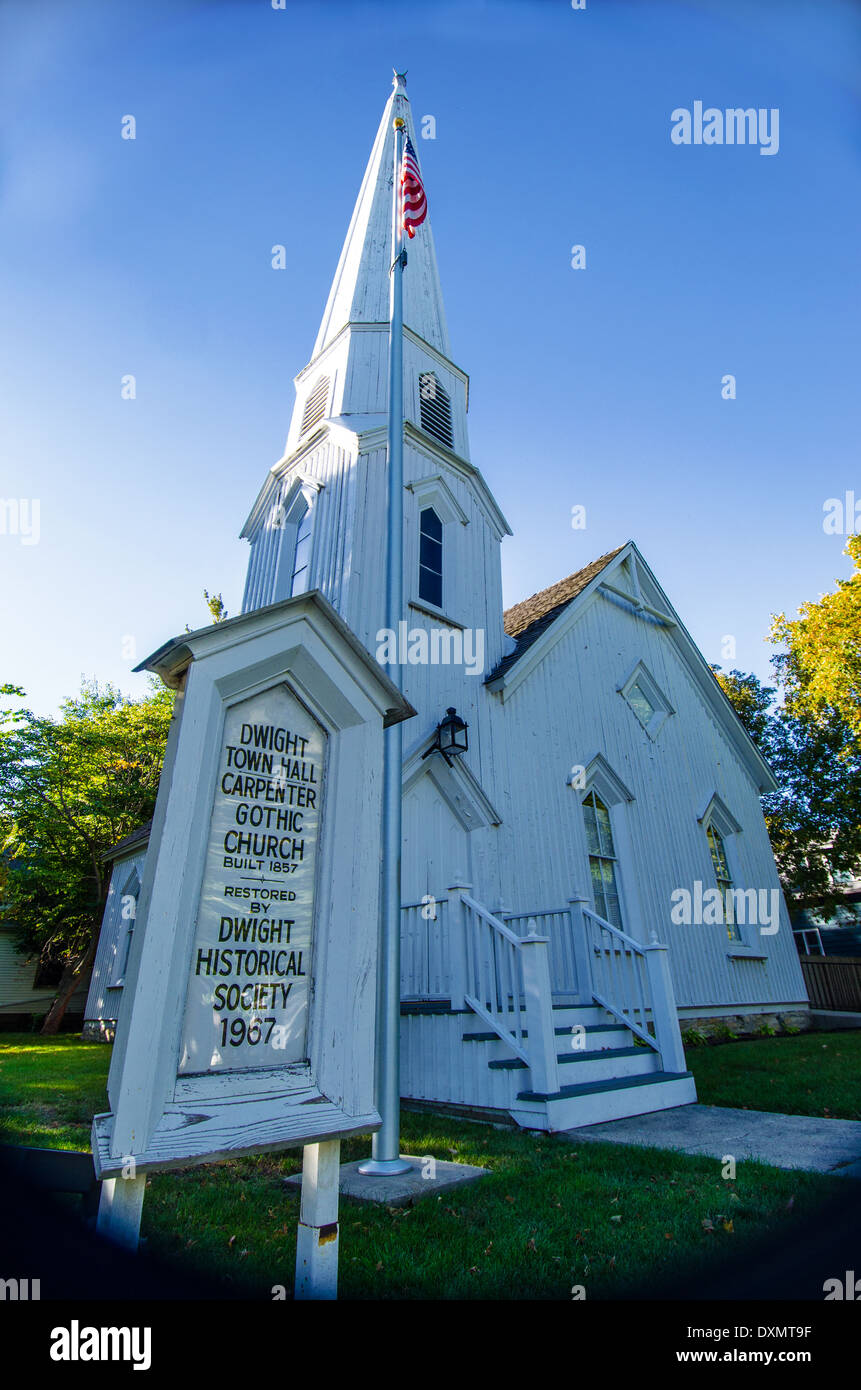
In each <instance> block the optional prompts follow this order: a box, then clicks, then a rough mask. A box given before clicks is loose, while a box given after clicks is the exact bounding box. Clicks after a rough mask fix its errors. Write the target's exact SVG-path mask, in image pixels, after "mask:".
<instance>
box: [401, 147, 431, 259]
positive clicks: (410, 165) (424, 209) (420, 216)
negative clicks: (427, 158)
mask: <svg viewBox="0 0 861 1390" xmlns="http://www.w3.org/2000/svg"><path fill="white" fill-rule="evenodd" d="M401 207H402V209H403V219H404V222H403V225H404V231H405V232H406V234H407V236H410V237H414V236H415V232H414V231H413V227H418V226H420V224H421V223H422V222H424V220H425V218H426V217H427V215H428V200H427V198H426V196H425V189H424V184H423V183H422V176H421V174H420V173H419V162H418V160H417V159H416V152H415V150H414V149H413V142H412V140H410V138H409V136H407V144H406V148H405V150H404V163H403V170H402V173H401Z"/></svg>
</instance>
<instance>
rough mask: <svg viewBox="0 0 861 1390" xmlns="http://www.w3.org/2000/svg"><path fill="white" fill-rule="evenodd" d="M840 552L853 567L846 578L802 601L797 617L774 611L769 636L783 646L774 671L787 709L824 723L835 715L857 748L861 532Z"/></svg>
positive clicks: (860, 726) (860, 724)
mask: <svg viewBox="0 0 861 1390" xmlns="http://www.w3.org/2000/svg"><path fill="white" fill-rule="evenodd" d="M844 553H845V554H846V555H848V556H849V557H850V558H851V559H852V561H853V562H854V566H855V570H854V573H853V574H852V575H851V576H850V578H849V579H838V581H837V589H836V591H835V592H834V593H829V594H823V596H822V597H821V598H820V599H819V600H818V601H817V602H816V603H803V604H802V605H801V607H800V609H799V612H798V617H797V618H791V619H790V618H787V617H786V615H785V614H784V613H778V614H776V615H775V616H774V618H773V619H772V629H771V639H772V641H773V642H776V643H780V644H782V645H783V646H784V648H785V650H784V651H782V652H780V653H779V654H778V656H777V657H776V659H775V670H776V672H777V676H778V679H779V681H780V684H781V686H782V688H783V690H784V692H785V696H786V705H787V708H788V709H789V710H790V711H791V712H792V713H793V714H795V715H798V716H799V717H802V716H803V717H806V718H807V719H810V720H813V721H815V722H817V723H823V724H825V725H828V724H830V723H831V721H832V719H833V717H834V716H835V715H836V716H837V717H839V719H840V720H841V721H842V723H843V725H844V726H845V728H846V729H848V730H849V732H850V734H851V736H852V738H853V739H854V740H855V742H856V744H857V746H858V747H859V748H861V535H855V536H850V537H849V542H848V544H847V546H846V550H845V552H844Z"/></svg>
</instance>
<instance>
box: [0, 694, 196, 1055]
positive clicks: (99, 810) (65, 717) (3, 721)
mask: <svg viewBox="0 0 861 1390" xmlns="http://www.w3.org/2000/svg"><path fill="white" fill-rule="evenodd" d="M0 695H4V696H7V697H12V698H13V699H14V700H15V701H16V702H17V701H19V700H20V699H22V698H24V692H23V691H22V690H21V689H20V688H19V687H17V686H13V685H4V686H0ZM172 709H173V695H172V693H171V692H170V691H168V690H165V689H163V688H158V689H156V688H155V686H154V688H153V692H152V693H151V694H150V695H148V696H146V697H145V698H144V699H141V700H132V699H129V698H127V697H126V696H124V695H123V694H122V693H121V692H120V691H119V690H117V689H115V688H114V687H113V686H110V685H106V686H99V685H98V684H97V683H96V682H89V683H86V682H85V683H84V685H83V686H82V689H81V693H80V695H79V696H76V697H74V698H72V699H69V700H66V701H64V703H63V704H62V706H61V713H60V717H59V718H57V719H52V718H47V717H44V716H39V715H36V714H34V713H33V712H32V710H29V709H26V708H20V707H17V708H16V707H15V705H8V704H6V705H5V706H3V707H0V850H2V854H3V859H4V874H3V879H4V881H3V894H2V897H3V908H2V912H3V916H4V917H5V918H6V919H7V920H9V921H10V922H12V923H13V924H14V925H15V926H16V928H17V929H18V939H19V944H20V946H21V947H22V948H23V949H26V950H29V951H31V952H33V953H38V955H39V958H40V960H42V961H43V962H45V961H48V960H59V961H60V962H62V966H63V972H62V977H61V979H60V983H59V986H58V990H57V996H56V998H55V1000H54V1002H53V1003H52V1005H51V1008H50V1010H49V1011H48V1014H47V1017H46V1019H45V1023H44V1026H43V1029H42V1031H43V1032H44V1033H54V1032H56V1031H57V1030H58V1028H59V1026H60V1023H61V1021H62V1018H63V1014H64V1013H65V1011H66V1008H67V1006H68V1003H69V1000H70V999H71V998H72V995H73V994H74V992H75V989H76V988H77V986H78V983H79V982H80V980H81V978H82V976H84V975H85V974H86V973H87V972H88V971H89V969H90V966H91V964H92V960H93V957H94V955H95V950H96V945H97V942H98V935H99V927H100V924H101V919H102V913H103V911H104V905H105V899H106V896H107V889H108V883H109V866H108V865H106V864H105V863H104V860H103V856H104V854H105V853H106V852H107V850H109V849H110V848H111V846H112V845H114V844H116V842H117V841H118V840H121V839H122V838H123V837H124V836H125V835H129V834H131V832H132V831H133V830H136V829H137V828H138V827H139V826H140V825H141V824H142V823H144V822H145V821H146V820H148V819H149V817H150V816H151V815H152V813H153V810H154V807H155V799H156V793H157V791H158V780H159V774H160V772H161V766H162V762H163V761H164V751H165V744H166V741H167V731H168V726H169V724H170V719H171V714H172Z"/></svg>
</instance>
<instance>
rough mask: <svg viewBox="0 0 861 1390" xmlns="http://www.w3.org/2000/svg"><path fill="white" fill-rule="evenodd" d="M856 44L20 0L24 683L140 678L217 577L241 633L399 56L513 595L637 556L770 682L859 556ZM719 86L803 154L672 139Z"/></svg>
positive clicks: (425, 8)
mask: <svg viewBox="0 0 861 1390" xmlns="http://www.w3.org/2000/svg"><path fill="white" fill-rule="evenodd" d="M859 40H861V17H859V9H858V7H857V6H854V5H850V4H848V3H847V4H844V3H840V0H832V2H831V3H829V2H828V0H819V2H818V3H816V4H807V3H802V2H801V0H796V2H795V3H793V0H782V2H781V3H774V4H770V3H767V0H765V2H764V0H747V2H746V3H742V2H741V0H720V3H704V2H701V3H700V2H697V0H663V2H661V0H653V3H649V4H644V3H642V0H639V2H638V3H621V0H587V5H586V9H585V10H583V11H574V10H573V9H572V7H571V5H570V3H569V0H542V2H541V3H534V4H528V3H514V2H513V0H512V3H505V0H487V3H480V2H479V0H458V3H456V4H444V3H434V0H421V3H406V2H404V3H400V4H394V3H391V4H389V3H379V4H362V3H351V4H346V5H342V4H337V3H334V0H319V2H318V3H314V4H310V3H303V0H286V9H284V10H273V8H272V5H271V0H243V2H242V3H236V2H235V0H209V2H208V3H207V2H206V0H199V3H191V0H188V2H187V3H185V2H184V0H173V3H170V4H160V3H157V0H155V2H154V3H150V4H148V5H145V6H127V5H117V4H116V3H88V0H78V2H77V3H76V4H75V5H74V6H68V5H66V4H63V3H59V0H58V2H57V3H54V2H53V0H26V3H18V2H17V0H5V2H4V4H3V6H2V7H0V122H2V161H3V166H2V186H0V303H2V330H0V411H2V421H0V498H3V499H10V498H11V499H20V498H26V499H31V498H37V499H39V502H40V539H39V543H38V544H37V545H25V544H23V543H22V537H21V536H15V535H9V534H0V632H2V645H0V650H2V663H0V681H2V680H13V681H15V682H16V683H19V684H21V685H23V686H24V688H25V689H26V690H27V692H28V697H29V700H28V702H29V703H30V704H32V705H33V706H34V707H36V708H37V709H39V710H43V711H45V712H50V711H52V710H54V709H55V708H56V706H57V704H58V702H59V700H60V699H61V698H62V697H63V696H66V695H69V694H72V693H74V692H75V691H76V690H77V688H78V686H79V683H80V679H81V676H82V675H85V676H88V677H89V676H96V677H98V678H99V679H100V680H111V681H113V682H115V683H116V684H119V685H120V686H121V687H122V688H123V689H125V690H127V691H129V692H131V693H142V692H143V690H144V689H145V678H144V677H141V676H134V675H132V674H131V667H132V666H133V665H134V664H135V661H137V660H141V659H142V658H143V657H145V656H146V655H148V654H149V653H150V652H151V651H153V650H154V649H155V648H156V647H158V646H159V645H160V644H161V643H162V642H163V641H165V640H166V639H167V638H169V637H170V636H173V635H175V634H176V633H177V632H181V631H182V629H183V628H184V626H185V624H186V623H191V624H192V626H196V625H199V624H201V623H203V622H205V621H206V619H207V614H206V611H205V608H204V604H203V598H202V590H203V588H204V587H206V588H209V589H210V590H216V591H217V590H221V591H222V592H223V595H224V598H225V601H226V604H227V607H228V609H229V610H230V611H231V612H236V611H237V610H238V607H239V603H240V599H241V593H242V584H243V580H244V571H245V564H246V559H247V547H246V545H245V543H244V542H241V541H239V539H238V533H239V530H240V528H241V526H242V523H243V521H244V519H245V516H246V514H247V511H248V510H249V508H250V505H251V503H252V501H253V500H254V497H255V496H256V493H257V491H258V488H259V486H260V483H261V481H262V479H263V477H264V475H265V472H266V470H267V469H268V468H269V467H270V466H271V464H272V463H274V462H275V460H276V459H277V458H278V457H280V455H281V452H282V448H283V443H284V438H285V436H286V432H287V426H288V423H289V418H290V412H291V409H292V403H293V385H292V378H293V376H294V375H295V373H296V372H298V371H299V370H300V369H301V368H302V367H303V366H304V365H305V363H306V362H307V360H308V357H309V354H310V351H311V348H312V345H313V342H314V338H315V335H316V332H317V328H318V325H319V320H320V316H321V314H322V311H323V306H324V303H325V299H326V295H327V292H328V288H329V284H330V281H331V277H332V275H333V273H334V269H335V265H336V262H337V258H338V253H339V251H340V246H341V243H342V240H343V237H344V234H345V231H346V227H347V223H348V220H349V216H350V212H351V209H352V205H353V201H354V199H355V196H356V193H357V191H358V186H359V181H360V179H361V175H362V172H363V169H364V166H365V162H366V160H367V157H368V154H369V151H370V147H371V143H372V140H373V136H374V133H375V131H376V127H377V123H378V121H379V116H380V112H381V110H382V107H383V104H384V102H385V101H386V99H387V96H388V94H389V91H390V80H391V69H392V66H393V65H397V66H399V67H404V68H407V69H408V72H409V78H408V84H409V91H410V96H411V99H412V103H413V111H414V115H415V116H416V117H417V118H420V117H421V116H423V115H425V114H432V115H433V116H434V117H435V119H436V139H435V140H433V141H431V140H423V141H421V148H420V150H419V157H420V159H421V161H422V167H423V172H424V178H425V184H426V187H427V190H428V196H429V203H430V215H431V219H432V222H433V226H434V235H435V239H436V245H437V254H438V259H439V265H440V273H441V276H442V283H443V290H444V293H445V298H446V307H447V312H448V318H449V327H450V331H451V339H452V345H453V348H452V350H453V354H454V357H455V360H456V361H457V362H458V363H459V364H460V365H461V366H463V367H464V368H465V369H466V370H467V371H468V372H469V373H470V376H471V396H470V417H469V418H470V438H471V446H472V457H473V461H474V462H475V463H477V464H478V466H479V467H480V468H481V469H482V471H483V472H484V475H485V477H486V479H487V481H488V483H489V484H490V486H491V488H492V489H493V491H494V492H495V494H496V496H497V498H498V500H499V502H500V505H501V506H502V509H503V511H504V512H505V514H506V516H507V517H508V520H509V522H510V524H511V526H512V528H513V530H514V533H515V534H514V537H513V539H509V540H507V541H506V542H505V545H504V548H503V566H504V570H503V572H504V579H505V599H506V602H507V603H512V602H515V601H517V600H518V599H520V598H523V597H525V596H526V595H528V594H530V593H532V592H534V591H535V590H536V589H539V588H542V587H544V586H545V585H546V584H549V583H552V582H553V581H555V580H556V579H558V578H560V577H561V576H562V575H564V574H567V573H570V572H571V571H572V570H574V569H577V568H579V567H580V566H581V565H582V564H585V563H586V562H587V561H589V560H590V559H592V558H594V557H595V556H597V555H600V554H602V553H603V552H604V551H606V550H607V549H609V548H611V547H612V546H615V545H618V544H620V543H621V542H623V541H625V540H627V539H629V538H633V539H635V540H636V541H637V543H638V545H639V546H640V549H641V550H642V551H643V553H644V555H645V557H646V559H647V560H648V561H649V563H650V564H651V566H652V568H653V569H654V570H655V572H656V574H657V576H658V578H659V580H660V581H661V583H662V585H663V587H664V588H665V590H666V591H667V593H668V595H669V597H670V599H671V600H672V601H673V602H674V603H675V605H676V607H677V608H678V610H679V612H680V614H681V617H682V619H683V621H684V622H685V623H686V625H687V626H688V627H689V629H690V631H691V632H692V634H693V636H694V638H695V639H696V640H697V642H698V643H699V645H700V647H701V649H702V650H703V652H704V654H705V656H706V657H707V658H708V659H709V660H712V661H720V660H722V656H721V639H722V638H723V637H724V635H727V634H731V635H732V636H733V637H734V638H735V641H736V656H735V659H734V660H726V659H723V664H724V665H725V666H731V665H737V666H739V667H741V668H742V669H746V670H755V671H757V672H758V673H760V674H761V675H764V676H765V675H768V673H769V667H768V656H769V648H768V647H767V645H766V644H765V643H764V641H763V639H764V637H765V634H766V632H767V629H768V626H769V615H770V614H771V613H772V612H775V611H780V610H786V611H787V612H794V611H795V610H796V608H797V606H798V604H799V603H801V602H803V601H804V600H806V599H811V598H815V597H817V596H818V595H819V594H820V593H822V592H824V591H825V590H827V589H831V588H833V587H834V583H835V580H836V578H837V577H838V576H847V575H848V574H849V572H850V566H849V561H848V560H847V559H846V558H845V557H844V556H843V555H842V548H843V544H844V543H845V542H844V541H843V540H842V539H841V537H839V536H834V535H827V534H825V532H824V531H823V526H822V521H823V504H824V502H825V501H826V499H827V498H829V497H834V496H842V494H843V493H844V492H845V491H846V490H847V489H852V488H854V489H855V491H856V493H857V494H858V497H859V500H861V468H859V465H858V439H859V435H861V430H859V418H858V417H859V413H860V412H859V403H861V391H859V389H858V369H859V353H858V343H857V335H858V327H857V325H858V319H859V315H858V308H859V305H858V275H857V272H858V227H859V225H861V216H860V215H859V214H861V206H859V204H861V198H859V183H861V180H859V171H861V121H859V115H861V110H859V108H861V101H859V97H861V90H859V89H861V79H859V73H861V65H859V48H861V42H859ZM697 100H701V101H703V103H704V105H705V106H714V107H718V108H721V109H724V108H726V107H735V106H743V107H750V106H753V107H756V108H760V107H763V108H767V109H769V110H770V109H771V108H775V107H776V108H778V109H779V113H780V116H779V121H780V125H779V134H780V145H779V151H778V153H777V154H776V155H773V156H764V155H761V154H760V153H759V150H758V148H756V147H750V146H746V147H742V146H734V147H730V146H726V145H723V146H705V145H701V146H695V145H690V146H677V145H674V144H673V143H672V141H671V139H670V129H671V113H672V111H673V110H674V109H675V108H677V107H688V108H692V106H693V103H694V101H697ZM127 114H133V115H134V116H135V119H136V125H137V131H136V135H137V138H136V139H135V140H134V141H129V140H123V139H121V138H120V131H121V120H122V117H123V116H125V115H127ZM274 244H283V245H284V246H285V247H286V249H287V267H286V269H285V270H283V271H275V270H273V269H272V266H271V247H272V246H273V245H274ZM574 244H583V245H584V246H585V247H586V269H585V270H582V271H575V270H573V269H572V268H571V265H570V260H571V253H570V248H571V247H572V245H574ZM127 373H133V374H134V375H135V378H136V382H137V398H136V399H135V400H134V401H128V400H123V399H122V398H121V394H120V383H121V378H122V377H123V376H124V375H125V374H127ZM728 373H731V374H733V375H734V376H735V377H736V380H737V398H736V399H735V400H724V399H722V396H721V380H722V378H723V377H724V375H725V374H728ZM578 504H583V505H585V506H586V509H587V512H586V516H587V527H586V529H585V530H576V531H575V530H573V529H572V528H571V525H570V516H571V508H572V507H573V506H575V505H578ZM129 639H131V640H129Z"/></svg>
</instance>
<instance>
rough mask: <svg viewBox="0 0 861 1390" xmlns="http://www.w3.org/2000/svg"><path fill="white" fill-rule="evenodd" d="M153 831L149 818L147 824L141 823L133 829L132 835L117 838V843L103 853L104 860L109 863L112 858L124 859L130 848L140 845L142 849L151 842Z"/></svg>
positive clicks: (136, 847)
mask: <svg viewBox="0 0 861 1390" xmlns="http://www.w3.org/2000/svg"><path fill="white" fill-rule="evenodd" d="M151 833H152V820H148V821H147V822H146V824H145V825H139V826H138V828H137V830H133V831H132V833H131V835H126V836H124V837H123V839H122V840H117V843H116V844H115V845H111V847H110V849H109V850H107V852H106V853H105V854H103V855H102V860H103V861H104V862H105V863H108V864H109V863H110V862H111V860H112V859H122V857H123V855H124V854H128V852H129V850H132V849H138V848H139V847H140V848H141V849H142V848H143V847H144V845H146V844H148V843H149V837H150V835H151Z"/></svg>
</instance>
